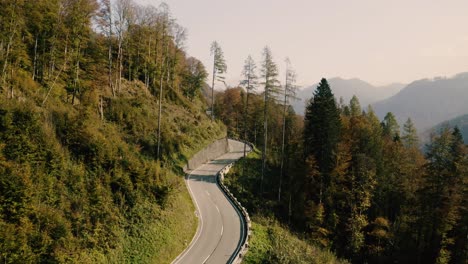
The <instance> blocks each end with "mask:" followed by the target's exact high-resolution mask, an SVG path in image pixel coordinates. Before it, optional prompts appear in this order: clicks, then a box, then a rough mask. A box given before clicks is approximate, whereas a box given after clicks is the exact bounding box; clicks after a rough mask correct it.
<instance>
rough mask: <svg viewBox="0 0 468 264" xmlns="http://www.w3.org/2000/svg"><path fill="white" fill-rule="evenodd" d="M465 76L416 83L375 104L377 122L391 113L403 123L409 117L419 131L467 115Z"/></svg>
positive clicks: (466, 82)
mask: <svg viewBox="0 0 468 264" xmlns="http://www.w3.org/2000/svg"><path fill="white" fill-rule="evenodd" d="M467 98H468V73H461V74H458V75H456V76H454V77H452V78H435V79H432V80H429V79H424V80H419V81H415V82H413V83H411V84H409V85H408V86H407V87H405V88H404V89H403V90H401V91H400V92H399V93H398V94H396V95H395V96H393V97H391V98H389V99H387V100H384V101H381V102H378V103H375V104H374V105H373V106H374V110H375V112H376V113H377V115H378V116H379V117H380V118H383V117H384V116H385V114H386V113H387V112H392V113H394V114H395V116H396V117H397V118H398V121H399V122H400V124H401V123H403V122H404V121H406V119H407V118H408V117H410V118H411V119H412V120H413V122H414V124H415V126H416V128H417V129H418V130H419V131H424V130H426V129H428V128H430V127H432V126H434V125H436V124H438V123H440V122H443V121H445V120H450V119H452V118H455V117H457V116H460V115H463V114H466V113H468V104H467V101H466V100H467Z"/></svg>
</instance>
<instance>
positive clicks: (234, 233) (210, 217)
mask: <svg viewBox="0 0 468 264" xmlns="http://www.w3.org/2000/svg"><path fill="white" fill-rule="evenodd" d="M229 144H230V146H231V148H230V149H231V151H230V152H229V153H226V154H224V155H222V156H220V157H219V158H217V159H215V160H213V161H210V162H208V163H206V164H203V165H201V166H200V167H198V168H197V169H195V170H193V171H192V172H191V173H190V175H189V176H188V177H187V178H186V181H187V182H186V183H187V186H188V189H189V192H190V194H191V196H192V199H193V200H194V203H195V205H196V207H197V211H196V212H195V214H196V215H197V217H198V218H199V221H198V229H197V233H196V234H195V236H194V238H193V240H192V242H191V243H190V245H189V246H188V247H187V249H186V250H185V251H184V252H183V253H182V254H181V255H179V257H177V259H176V260H174V262H173V264H182V263H184V264H185V263H186V264H198V263H216V264H220V263H230V262H231V261H232V259H233V258H234V256H232V255H233V254H234V252H235V251H236V249H237V247H239V246H240V243H241V238H242V236H244V235H245V232H246V230H244V226H243V224H242V222H241V221H242V220H241V216H240V215H241V214H240V212H239V211H238V210H237V209H236V208H235V207H234V205H233V204H232V203H231V202H230V201H229V200H228V198H227V197H226V195H225V194H224V193H223V191H222V190H221V189H220V187H219V186H218V185H217V184H216V174H217V173H218V171H220V170H221V169H223V168H224V167H225V166H226V165H227V164H229V163H232V162H234V161H236V160H238V159H239V158H241V157H242V156H243V151H244V144H243V143H241V142H239V141H234V140H229ZM249 150H250V148H249V146H247V151H249Z"/></svg>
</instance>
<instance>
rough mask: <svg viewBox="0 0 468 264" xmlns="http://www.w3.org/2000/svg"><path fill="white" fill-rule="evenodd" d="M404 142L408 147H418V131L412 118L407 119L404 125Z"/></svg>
mask: <svg viewBox="0 0 468 264" xmlns="http://www.w3.org/2000/svg"><path fill="white" fill-rule="evenodd" d="M401 139H402V141H403V144H404V145H405V147H407V148H417V147H418V144H419V138H418V131H417V130H416V127H414V124H413V122H412V121H411V118H408V120H406V122H405V124H404V125H403V136H402V137H401Z"/></svg>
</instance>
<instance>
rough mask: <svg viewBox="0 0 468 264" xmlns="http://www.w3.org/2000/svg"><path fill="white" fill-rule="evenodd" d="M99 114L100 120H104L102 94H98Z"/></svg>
mask: <svg viewBox="0 0 468 264" xmlns="http://www.w3.org/2000/svg"><path fill="white" fill-rule="evenodd" d="M99 116H100V117H101V121H103V120H104V100H103V99H102V95H100V96H99Z"/></svg>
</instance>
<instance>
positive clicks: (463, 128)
mask: <svg viewBox="0 0 468 264" xmlns="http://www.w3.org/2000/svg"><path fill="white" fill-rule="evenodd" d="M455 126H457V127H458V128H459V129H460V132H461V133H462V135H463V140H464V141H465V144H468V114H466V115H462V116H459V117H456V118H454V119H450V120H448V121H444V122H442V123H439V124H438V125H436V126H434V127H432V128H431V129H428V130H426V131H424V133H422V134H421V140H422V142H423V143H427V142H429V139H430V135H431V133H439V132H440V131H441V130H442V129H444V128H446V127H449V128H454V127H455Z"/></svg>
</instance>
